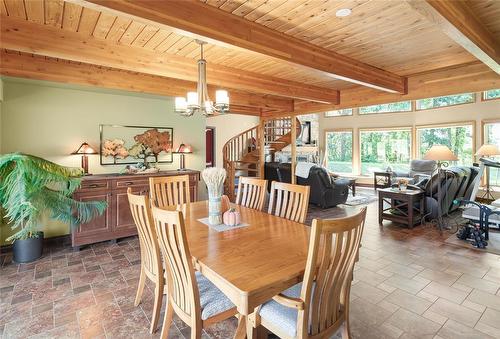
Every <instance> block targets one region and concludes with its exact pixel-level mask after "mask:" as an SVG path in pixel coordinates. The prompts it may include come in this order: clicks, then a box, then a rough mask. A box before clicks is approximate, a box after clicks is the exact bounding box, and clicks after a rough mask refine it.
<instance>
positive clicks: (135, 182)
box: [113, 178, 149, 188]
mask: <svg viewBox="0 0 500 339" xmlns="http://www.w3.org/2000/svg"><path fill="white" fill-rule="evenodd" d="M114 183H115V184H114V185H113V188H127V187H137V186H149V178H137V179H136V178H132V179H118V180H116V181H115V182H114Z"/></svg>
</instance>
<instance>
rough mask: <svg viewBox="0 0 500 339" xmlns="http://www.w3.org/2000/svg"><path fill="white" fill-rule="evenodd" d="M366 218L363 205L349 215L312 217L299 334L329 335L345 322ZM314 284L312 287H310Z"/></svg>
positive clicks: (302, 335)
mask: <svg viewBox="0 0 500 339" xmlns="http://www.w3.org/2000/svg"><path fill="white" fill-rule="evenodd" d="M365 217H366V207H364V208H362V209H361V211H360V212H359V213H357V214H355V215H353V216H350V217H346V218H341V219H331V220H318V219H314V220H313V223H312V230H311V240H310V243H309V253H308V257H307V264H306V270H305V273H304V281H303V285H302V291H301V299H302V300H304V305H305V306H304V310H300V311H299V314H298V319H297V320H298V321H297V327H298V328H297V330H298V332H297V333H298V334H299V337H303V338H306V337H309V336H319V337H322V336H323V335H329V334H330V333H332V332H334V331H335V330H336V329H335V328H333V327H338V326H339V324H341V323H342V321H343V320H345V321H348V312H349V295H350V288H351V281H352V273H353V269H354V263H355V261H356V257H357V254H358V249H359V245H360V243H361V236H362V234H363V228H364V223H365ZM313 286H314V288H313Z"/></svg>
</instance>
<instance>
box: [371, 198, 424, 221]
mask: <svg viewBox="0 0 500 339" xmlns="http://www.w3.org/2000/svg"><path fill="white" fill-rule="evenodd" d="M417 202H420V206H418V208H417V207H416V206H415V205H416V203H417ZM384 203H387V204H389V205H390V206H389V207H386V208H384ZM424 215H425V194H424V191H421V190H406V191H399V190H397V189H393V188H383V189H380V190H379V191H378V223H379V224H380V225H382V221H383V220H384V219H386V220H391V221H395V222H398V223H401V224H404V225H407V226H408V227H410V228H413V226H414V225H415V224H418V223H420V222H421V221H422V218H423V217H424Z"/></svg>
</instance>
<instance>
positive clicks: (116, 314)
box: [0, 204, 500, 339]
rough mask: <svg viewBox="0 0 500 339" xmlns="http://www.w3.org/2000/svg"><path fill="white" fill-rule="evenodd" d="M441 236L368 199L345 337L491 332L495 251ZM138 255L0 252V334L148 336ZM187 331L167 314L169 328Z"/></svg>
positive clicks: (128, 248)
mask: <svg viewBox="0 0 500 339" xmlns="http://www.w3.org/2000/svg"><path fill="white" fill-rule="evenodd" d="M339 210H340V209H332V210H331V211H332V212H331V213H332V215H338V214H339V213H341V211H339ZM312 211H313V213H314V210H312ZM322 216H325V213H324V212H323V213H322ZM448 236H449V234H443V235H439V233H438V232H437V231H436V230H435V229H434V228H432V227H431V226H428V225H424V226H418V227H415V228H414V229H412V230H409V229H405V228H402V227H399V226H397V225H394V224H391V223H389V222H386V223H385V226H384V227H383V228H380V227H379V225H378V222H377V206H376V204H370V205H369V207H368V217H367V224H366V228H365V232H364V236H363V243H362V244H363V247H362V248H361V250H360V261H359V263H358V264H357V265H356V268H355V274H354V281H353V287H352V293H351V299H352V302H351V310H350V314H351V326H352V334H353V337H354V338H363V339H364V338H436V339H456V338H468V339H470V338H491V337H496V338H500V291H499V288H500V257H499V256H497V255H494V254H489V253H485V252H481V251H478V250H474V249H472V248H471V249H468V248H463V247H455V246H452V245H449V244H446V243H444V240H445V239H446V238H447V237H448ZM139 258H140V254H139V244H138V240H137V239H136V238H129V239H125V240H122V241H120V242H118V243H117V244H109V243H101V244H95V245H93V246H91V247H89V248H87V249H83V250H82V251H80V252H72V250H71V248H69V247H67V246H66V247H63V246H53V247H50V248H47V249H46V253H45V254H44V256H43V257H42V258H41V259H40V260H38V261H36V262H34V263H30V264H21V265H17V264H14V263H12V262H11V256H10V254H9V253H7V254H3V255H1V256H0V264H1V270H0V333H1V335H2V337H4V338H28V337H35V338H78V337H81V338H148V337H158V336H159V332H158V333H156V334H155V335H153V336H150V335H149V334H148V327H149V317H150V314H151V310H152V292H151V288H152V286H148V288H147V289H146V291H145V298H144V301H143V303H142V304H141V305H140V306H138V307H134V305H133V301H134V296H135V289H136V285H137V280H138V276H139ZM235 328H236V319H231V320H227V321H225V322H222V323H219V324H216V325H214V326H212V327H210V328H208V329H206V331H205V332H204V337H205V338H231V337H232V335H233V333H234V330H235ZM188 337H189V328H187V327H186V325H185V324H184V323H182V321H180V320H179V319H176V321H175V325H174V326H172V327H171V329H170V338H188Z"/></svg>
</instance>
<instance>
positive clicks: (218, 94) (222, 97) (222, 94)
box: [215, 89, 229, 105]
mask: <svg viewBox="0 0 500 339" xmlns="http://www.w3.org/2000/svg"><path fill="white" fill-rule="evenodd" d="M215 104H216V105H229V95H228V94H227V91H226V90H223V89H219V90H217V91H215Z"/></svg>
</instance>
